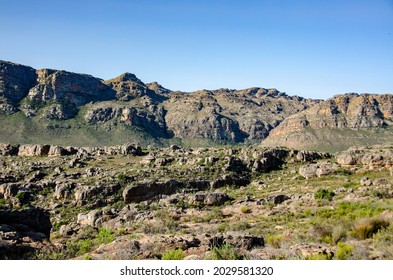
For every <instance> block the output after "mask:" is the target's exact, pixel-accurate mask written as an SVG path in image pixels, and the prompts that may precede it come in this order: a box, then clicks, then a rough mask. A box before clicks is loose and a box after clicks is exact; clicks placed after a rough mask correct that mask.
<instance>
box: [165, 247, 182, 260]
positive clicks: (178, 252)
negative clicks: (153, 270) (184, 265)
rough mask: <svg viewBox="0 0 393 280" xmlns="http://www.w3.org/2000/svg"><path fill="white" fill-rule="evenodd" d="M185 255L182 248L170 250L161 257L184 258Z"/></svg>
mask: <svg viewBox="0 0 393 280" xmlns="http://www.w3.org/2000/svg"><path fill="white" fill-rule="evenodd" d="M184 257H185V255H184V252H183V250H182V249H181V248H179V249H176V250H169V251H168V252H166V253H165V254H164V255H163V256H162V257H161V259H162V260H182V259H184Z"/></svg>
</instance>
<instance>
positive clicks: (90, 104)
mask: <svg viewBox="0 0 393 280" xmlns="http://www.w3.org/2000/svg"><path fill="white" fill-rule="evenodd" d="M318 102H320V101H318V100H312V99H304V98H301V97H297V96H294V97H291V96H288V95H286V94H285V93H283V92H280V91H278V90H276V89H264V88H249V89H244V90H231V89H218V90H200V91H196V92H180V91H177V92H172V91H171V90H168V89H166V88H164V87H163V86H161V85H159V84H158V83H157V82H152V83H149V84H145V83H143V82H142V81H141V80H140V79H138V78H137V77H136V76H135V75H134V74H131V73H124V74H122V75H120V76H118V77H116V78H113V79H110V80H107V81H104V80H101V79H98V78H95V77H93V76H90V75H85V74H76V73H71V72H67V71H62V70H52V69H41V70H35V69H33V68H31V67H27V66H23V65H19V64H15V63H11V62H6V61H1V62H0V115H1V116H0V123H1V128H0V132H1V136H0V141H1V142H11V143H42V142H45V143H50V144H62V145H74V144H79V145H93V146H96V145H98V146H101V145H113V144H122V143H124V142H141V143H143V144H154V145H167V144H169V143H180V144H186V145H211V144H222V143H244V142H247V143H248V142H255V143H258V142H259V141H260V140H261V139H264V138H266V136H267V135H268V134H269V131H270V130H271V129H273V128H274V127H276V126H277V125H278V124H279V123H280V122H282V121H283V120H284V119H285V118H286V117H288V116H290V115H293V114H295V113H297V112H301V111H303V110H305V109H307V108H309V107H310V106H312V105H314V104H317V103H318Z"/></svg>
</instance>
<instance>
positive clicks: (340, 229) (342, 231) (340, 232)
mask: <svg viewBox="0 0 393 280" xmlns="http://www.w3.org/2000/svg"><path fill="white" fill-rule="evenodd" d="M346 237H347V229H346V228H345V227H344V226H343V225H337V226H335V227H334V228H333V231H332V241H333V243H334V244H337V243H339V241H341V240H343V239H345V238H346Z"/></svg>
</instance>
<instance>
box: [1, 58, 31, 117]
mask: <svg viewBox="0 0 393 280" xmlns="http://www.w3.org/2000/svg"><path fill="white" fill-rule="evenodd" d="M36 79H37V74H36V72H35V70H34V69H33V68H31V67H27V66H23V65H19V64H15V63H9V62H6V61H1V60H0V112H5V113H8V114H10V113H14V112H16V111H17V110H18V109H17V106H18V103H19V102H20V101H21V100H22V99H23V98H24V97H26V96H27V94H28V92H29V89H30V88H32V87H33V86H34V85H35V84H36Z"/></svg>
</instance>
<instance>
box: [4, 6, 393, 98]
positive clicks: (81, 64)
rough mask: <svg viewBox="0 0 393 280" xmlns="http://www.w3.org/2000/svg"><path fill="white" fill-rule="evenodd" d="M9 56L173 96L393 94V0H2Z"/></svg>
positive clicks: (30, 63) (17, 60) (6, 58)
mask: <svg viewBox="0 0 393 280" xmlns="http://www.w3.org/2000/svg"><path fill="white" fill-rule="evenodd" d="M0 38H1V43H0V59H2V60H8V61H13V62H17V63H21V64H25V65H29V66H32V67H34V68H44V67H45V68H55V69H63V70H67V71H72V72H78V73H88V74H91V75H93V76H96V77H99V78H102V79H109V78H113V77H115V76H118V75H120V74H121V73H123V72H131V73H134V74H135V75H137V76H138V77H139V78H140V79H141V80H142V81H144V82H146V83H147V82H151V81H157V82H159V83H161V84H162V85H163V86H165V87H167V88H170V89H172V90H183V91H194V90H198V89H216V88H221V87H225V88H237V89H243V88H247V87H253V86H260V87H266V88H272V87H274V88H277V89H279V90H281V91H285V92H287V93H288V94H290V95H300V96H304V97H310V98H322V99H326V98H329V97H331V96H333V95H335V94H339V93H345V92H358V93H362V92H369V93H393V0H370V1H362V0H358V1H352V0H348V1H345V0H342V1H338V0H330V1H287V0H261V1H252V0H242V1H222V0H216V1H214V0H210V1H205V0H200V1H187V0H183V1H174V0H168V1H153V0H145V1H133V0H131V1H126V0H110V1H109V0H108V1H101V0H96V1H87V0H85V1H84V0H79V1H74V0H68V1H53V0H52V1H47V0H42V1H40V0H37V1H17V0H14V1H12V0H9V1H6V0H0Z"/></svg>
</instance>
